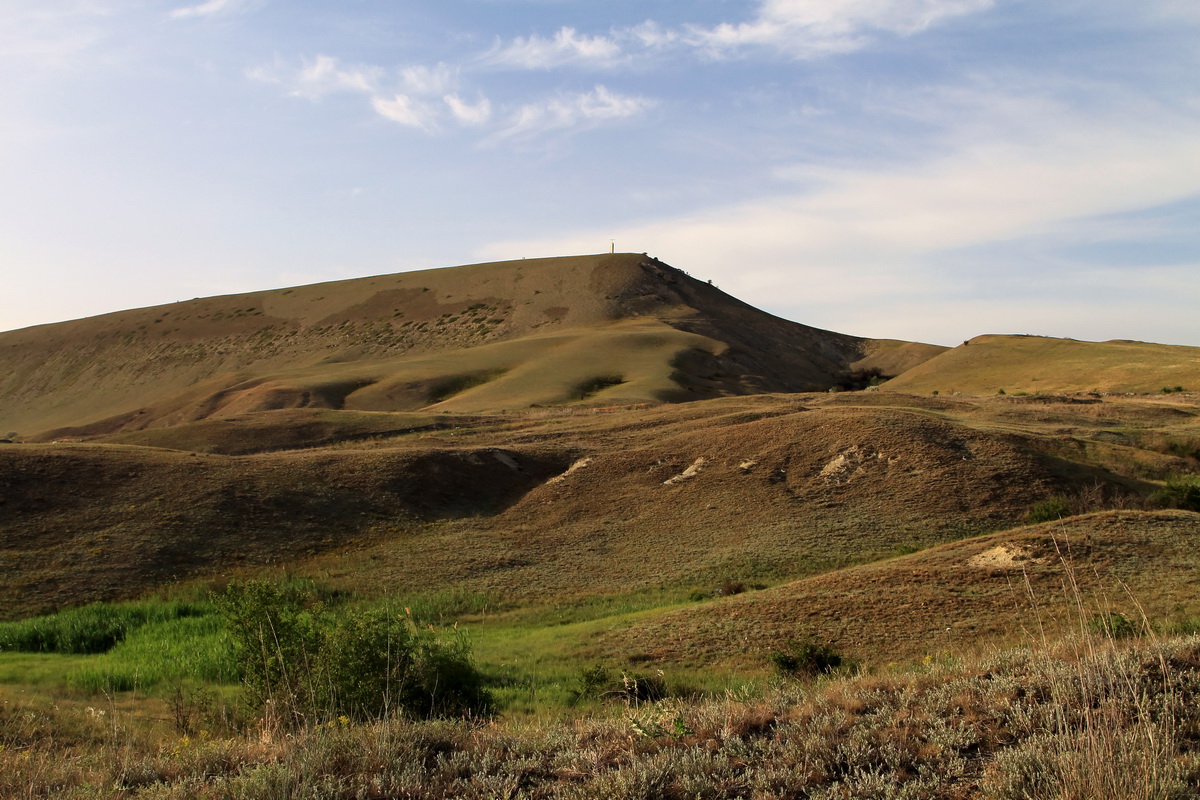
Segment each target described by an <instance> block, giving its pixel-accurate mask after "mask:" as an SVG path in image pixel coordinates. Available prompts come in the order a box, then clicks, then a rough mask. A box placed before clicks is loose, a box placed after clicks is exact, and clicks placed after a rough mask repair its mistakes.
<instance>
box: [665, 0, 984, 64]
mask: <svg viewBox="0 0 1200 800" xmlns="http://www.w3.org/2000/svg"><path fill="white" fill-rule="evenodd" d="M993 2H994V0H765V1H764V2H763V3H762V4H761V5H760V7H759V10H758V13H757V15H756V16H755V18H754V19H752V20H751V21H749V22H741V23H722V24H720V25H717V26H715V27H712V28H702V27H697V26H687V28H686V30H687V34H686V35H685V36H684V37H682V38H683V39H684V40H685V41H687V42H688V43H689V44H691V45H693V46H695V47H698V48H701V49H703V50H706V51H709V52H711V53H714V54H718V55H726V54H728V53H730V52H731V51H735V50H739V49H742V48H746V47H771V48H775V49H778V50H781V51H784V52H786V53H789V54H791V55H793V56H796V57H800V58H813V57H817V56H822V55H829V54H834V53H846V52H851V51H853V50H858V49H861V48H862V47H865V46H866V45H867V44H868V43H869V42H870V40H871V37H872V35H875V34H878V33H887V34H893V35H899V36H911V35H913V34H915V33H918V32H920V31H923V30H926V29H927V28H930V27H933V26H934V25H937V24H939V23H941V22H943V21H946V20H949V19H953V18H954V17H959V16H963V15H966V14H973V13H977V12H980V11H985V10H987V9H989V8H991V7H992V5H993Z"/></svg>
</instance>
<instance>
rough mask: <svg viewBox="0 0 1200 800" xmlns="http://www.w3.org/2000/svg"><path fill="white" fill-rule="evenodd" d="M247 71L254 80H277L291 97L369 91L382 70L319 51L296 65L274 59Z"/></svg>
mask: <svg viewBox="0 0 1200 800" xmlns="http://www.w3.org/2000/svg"><path fill="white" fill-rule="evenodd" d="M246 74H247V75H248V76H249V77H250V78H252V79H254V80H257V81H262V82H264V83H275V84H280V85H282V86H284V87H285V88H286V89H287V93H288V94H289V95H290V96H292V97H304V98H307V99H309V100H319V99H321V98H322V97H325V96H326V95H330V94H335V93H338V92H361V93H367V94H370V93H372V92H374V91H375V90H376V87H377V86H378V84H379V82H380V80H381V78H382V77H383V70H382V69H380V68H379V67H373V66H369V65H364V64H349V65H343V64H342V63H341V61H339V60H338V59H337V58H334V57H333V56H327V55H318V56H317V57H316V58H314V59H312V60H311V61H310V60H307V59H305V60H304V61H303V62H302V64H301V66H300V67H299V69H297V68H295V67H291V66H289V65H286V64H284V63H283V62H281V61H276V62H275V63H273V64H268V65H262V66H258V67H254V68H252V69H250V70H248V71H247V73H246Z"/></svg>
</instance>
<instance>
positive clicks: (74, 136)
mask: <svg viewBox="0 0 1200 800" xmlns="http://www.w3.org/2000/svg"><path fill="white" fill-rule="evenodd" d="M610 246H615V248H616V249H617V251H618V252H638V253H640V252H646V253H649V254H650V255H652V256H655V257H657V258H660V259H662V260H663V261H666V262H667V263H669V264H672V265H674V266H676V267H679V268H681V269H684V270H686V271H687V272H688V273H690V274H691V275H693V276H695V277H698V278H701V279H705V280H712V281H713V282H714V283H715V284H716V285H717V286H719V287H720V288H722V289H723V290H725V291H727V292H729V293H730V294H733V295H735V296H736V297H739V298H740V299H742V300H744V301H746V302H748V303H751V304H752V305H755V306H758V307H759V308H763V309H765V310H767V311H770V312H772V313H774V314H778V315H779V316H782V317H786V318H788V319H792V320H795V321H798V322H802V323H805V324H808V325H814V326H817V327H821V328H827V329H831V330H837V331H841V332H844V333H851V334H856V335H861V336H872V337H885V338H897V339H908V340H918V341H927V342H934V343H938V344H948V345H953V344H957V343H958V342H960V341H962V340H965V339H967V338H970V337H973V336H976V335H980V334H985V333H1018V334H1036V335H1045V336H1063V337H1071V338H1077V339H1086V340H1107V339H1137V340H1144V341H1156V342H1164V343H1171V344H1185V345H1192V346H1200V2H1197V0H686V1H685V0H639V1H638V2H632V0H341V1H340V2H328V0H324V1H319V0H202V1H199V2H198V1H197V0H4V2H3V4H0V287H2V289H3V294H2V295H0V297H2V302H0V330H9V329H14V328H20V327H25V326H29V325H35V324H41V323H49V322H56V321H61V320H66V319H74V318H79V317H84V316H91V315H95V314H101V313H106V312H110V311H117V310H122V309H127V308H134V307H141V306H148V305H156V304H160V303H170V302H175V301H177V300H186V299H191V298H194V297H203V296H210V295H217V294H228V293H234V292H243V291H253V290H260V289H271V288H280V287H285V286H295V285H300V284H306V283H315V282H319V281H327V280H341V279H345V278H354V277H362V276H367V275H377V274H385V273H392V272H402V271H408V270H413V269H425V268H432V267H443V266H454V265H458V264H470V263H477V262H481V261H498V260H507V259H519V258H533V257H540V256H553V255H570V254H579V253H598V252H606V251H608V250H609V248H610Z"/></svg>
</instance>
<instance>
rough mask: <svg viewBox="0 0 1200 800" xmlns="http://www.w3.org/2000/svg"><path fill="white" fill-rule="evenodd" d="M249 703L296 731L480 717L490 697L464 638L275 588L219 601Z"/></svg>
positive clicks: (236, 592)
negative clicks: (392, 719) (372, 721)
mask: <svg viewBox="0 0 1200 800" xmlns="http://www.w3.org/2000/svg"><path fill="white" fill-rule="evenodd" d="M218 606H219V608H220V609H221V612H222V615H223V616H224V618H225V621H226V626H227V628H228V630H229V633H230V636H231V638H232V643H233V650H234V659H235V661H236V663H237V667H238V671H239V674H240V676H241V678H242V682H243V683H244V685H245V687H246V690H247V693H248V699H249V701H250V703H251V705H252V706H254V707H255V708H257V709H260V710H262V711H266V710H267V709H268V707H274V708H275V709H276V710H277V711H278V712H280V713H282V714H283V715H284V718H285V719H287V721H289V722H291V723H292V724H294V725H299V724H303V723H304V722H307V721H311V720H313V719H318V718H321V717H323V716H328V717H335V716H343V715H344V716H348V717H353V718H356V719H366V718H377V717H382V716H384V715H386V714H388V713H392V712H396V713H401V714H404V715H406V716H411V717H436V716H466V715H473V716H482V715H486V714H488V713H490V710H491V705H492V702H491V697H490V695H489V694H488V692H487V690H486V688H485V687H484V678H483V675H482V674H481V673H480V672H479V671H478V670H477V669H476V668H475V665H474V662H473V661H472V660H471V655H470V648H469V647H468V645H467V642H466V640H465V639H463V638H455V639H451V640H446V639H443V638H441V637H439V636H438V635H437V634H436V632H435V631H434V630H433V629H432V627H431V628H429V629H427V630H420V629H418V628H417V627H416V626H415V625H414V624H413V622H412V620H411V619H410V618H409V617H407V616H400V615H396V614H392V613H389V612H388V611H386V610H383V609H370V610H359V611H346V612H342V613H341V614H334V613H332V612H331V611H330V610H329V609H327V608H326V607H325V605H324V604H323V603H321V602H318V601H314V600H313V599H312V597H311V596H306V595H300V594H297V593H295V592H289V591H288V590H286V589H285V588H282V587H280V586H277V585H275V584H270V583H265V582H261V581H250V582H248V583H245V584H241V585H232V586H230V587H229V588H228V589H227V590H226V592H225V594H224V595H222V596H221V597H220V598H219V599H218Z"/></svg>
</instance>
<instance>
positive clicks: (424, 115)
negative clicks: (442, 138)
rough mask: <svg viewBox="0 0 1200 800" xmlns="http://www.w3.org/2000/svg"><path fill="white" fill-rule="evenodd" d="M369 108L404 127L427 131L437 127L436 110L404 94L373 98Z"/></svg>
mask: <svg viewBox="0 0 1200 800" xmlns="http://www.w3.org/2000/svg"><path fill="white" fill-rule="evenodd" d="M371 107H372V108H374V109H375V111H376V112H377V113H378V114H379V115H380V116H382V117H385V118H386V119H390V120H391V121H392V122H397V123H399V124H401V125H404V126H405V127H409V128H420V129H422V130H426V131H429V130H433V129H434V128H435V127H436V125H437V117H438V111H437V109H436V108H434V107H432V106H431V105H430V104H429V103H426V102H424V101H422V100H419V99H416V98H413V97H410V96H409V95H406V94H396V95H393V96H392V97H390V98H386V97H374V98H372V99H371Z"/></svg>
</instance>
